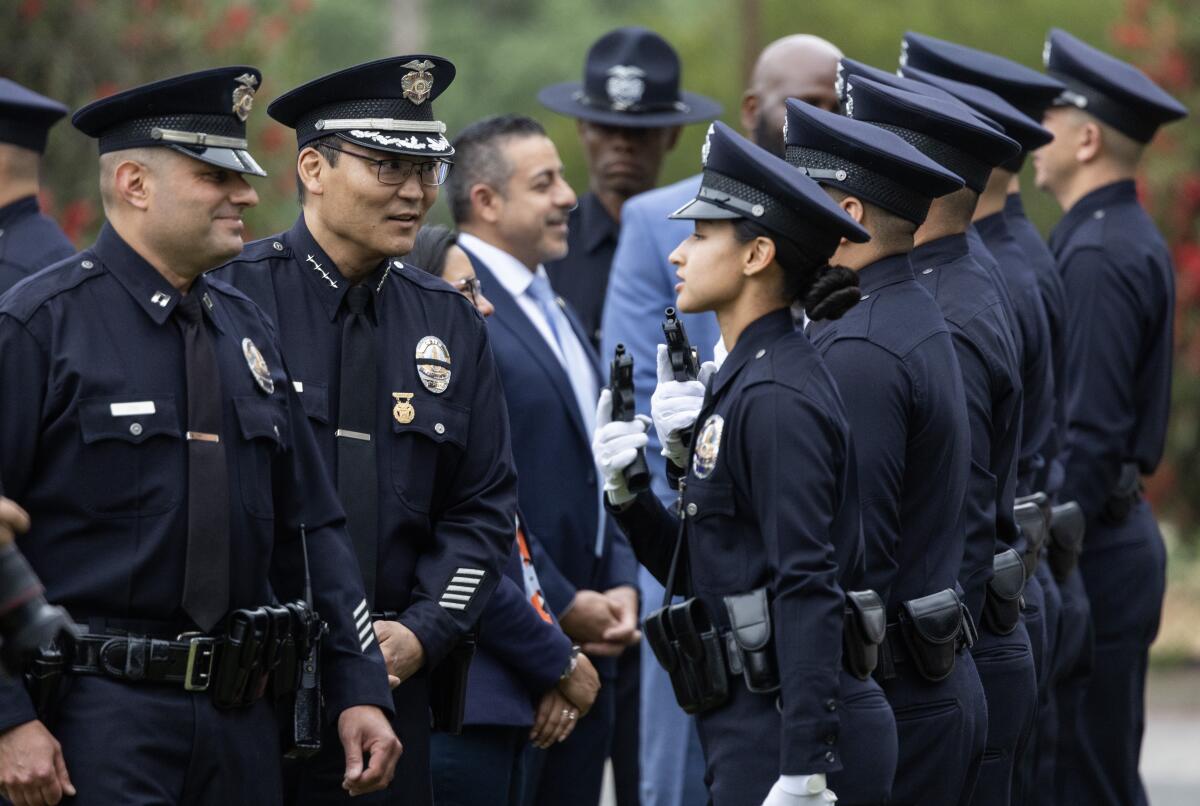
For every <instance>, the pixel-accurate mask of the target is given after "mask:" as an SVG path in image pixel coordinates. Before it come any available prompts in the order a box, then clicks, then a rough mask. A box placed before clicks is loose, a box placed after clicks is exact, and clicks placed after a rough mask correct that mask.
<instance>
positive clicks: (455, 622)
mask: <svg viewBox="0 0 1200 806" xmlns="http://www.w3.org/2000/svg"><path fill="white" fill-rule="evenodd" d="M453 78H454V65H453V64H451V63H450V62H449V61H447V60H445V59H442V58H439V57H436V56H426V55H416V56H398V57H394V58H388V59H382V60H380V61H375V62H370V63H367V64H362V65H358V66H356V67H351V68H348V69H345V70H342V71H340V72H337V73H333V74H331V75H328V76H324V77H322V78H318V79H316V80H314V81H311V82H309V83H307V84H305V85H303V86H301V87H298V88H297V89H294V90H291V91H290V92H287V93H285V94H284V95H282V96H280V97H279V98H278V99H276V100H275V102H274V103H272V104H271V106H270V107H269V108H268V110H267V111H268V114H270V115H271V117H273V118H275V120H277V121H279V122H280V123H283V124H284V125H286V126H289V127H291V128H293V129H295V130H296V137H297V142H298V145H299V149H300V150H299V154H298V156H297V159H296V174H297V188H298V191H299V195H300V205H301V212H300V217H299V219H298V220H297V221H296V223H295V225H293V227H292V228H291V229H290V230H288V231H287V232H284V233H281V234H279V235H276V236H273V237H269V238H265V239H263V240H261V241H257V242H255V243H252V244H250V245H249V246H248V247H247V248H246V250H245V251H244V252H243V253H242V254H241V256H239V257H238V258H237V259H235V260H233V261H232V262H230V263H229V264H227V265H226V266H224V267H222V268H221V269H219V270H218V273H219V275H220V276H221V277H222V278H223V279H225V280H227V281H228V282H231V283H233V284H234V285H236V286H237V287H239V288H240V289H241V290H242V291H244V292H245V293H246V294H248V295H249V296H250V297H252V298H253V299H254V300H255V301H256V302H258V303H259V304H260V305H261V306H262V307H263V308H264V310H266V311H267V313H268V314H269V315H270V316H271V317H272V318H273V319H274V321H275V323H276V325H277V327H278V329H279V338H280V341H281V342H282V344H283V353H284V359H285V360H286V362H287V365H288V367H289V368H290V370H291V377H292V378H294V379H295V387H296V391H297V392H298V393H299V395H298V396H299V399H300V401H301V404H302V405H303V407H304V412H305V413H306V414H307V416H308V421H309V423H310V424H311V425H312V427H313V430H314V432H315V433H316V436H317V441H318V443H319V445H320V447H321V449H322V454H323V457H324V461H325V464H326V467H327V468H328V469H329V470H330V472H331V474H332V475H333V476H334V478H335V479H336V481H337V485H338V493H339V497H340V498H341V501H342V505H343V506H344V507H345V509H346V515H347V522H348V526H349V530H350V535H351V538H352V539H353V541H354V545H355V551H356V554H357V558H358V563H359V566H360V567H361V570H362V573H363V578H364V583H365V585H366V589H367V599H368V602H369V604H370V607H369V610H370V613H369V615H368V614H367V613H363V614H361V615H360V617H359V623H358V627H359V629H360V630H361V633H360V634H361V635H362V636H368V635H370V632H371V630H372V625H371V622H372V621H373V622H374V632H375V634H376V636H377V637H378V639H379V644H380V649H382V651H383V655H384V659H385V660H386V661H387V666H388V674H389V678H390V682H391V683H392V685H393V687H394V691H393V694H394V697H395V706H396V718H395V721H394V723H393V727H394V728H395V731H396V735H397V736H399V737H400V740H401V742H402V743H403V745H404V753H403V755H402V756H401V759H400V763H399V765H398V766H397V768H396V777H395V779H394V780H393V782H392V785H391V787H390V788H389V789H388V790H387V792H386V793H380V794H379V795H378V801H375V800H369V799H368V800H367V802H381V803H392V802H396V799H397V798H399V797H402V798H403V802H404V803H405V804H406V805H407V804H430V803H432V792H431V785H430V772H429V734H430V702H431V696H430V690H431V687H436V686H439V685H441V684H444V683H446V682H448V681H450V680H451V679H452V678H454V675H452V674H450V672H449V671H448V670H447V669H446V668H445V666H449V665H450V663H451V662H454V663H458V662H459V659H460V658H461V655H462V653H461V652H455V653H454V655H453V657H452V658H451V660H450V661H448V662H447V664H445V665H444V667H443V668H442V669H434V667H436V666H437V665H438V664H439V662H441V661H443V660H444V659H446V658H447V656H448V655H449V654H450V653H451V650H453V649H455V647H456V646H457V645H459V642H460V639H462V638H463V637H464V636H466V635H467V634H468V633H469V632H470V631H471V630H472V629H473V628H474V626H475V623H476V621H477V620H478V618H479V615H480V613H481V611H482V610H483V607H484V605H485V604H486V603H487V600H488V598H489V597H490V596H491V593H492V591H493V590H494V589H495V587H496V585H497V583H498V581H499V579H500V577H501V573H502V567H503V565H504V563H505V561H506V560H507V555H508V552H509V549H510V548H511V545H512V535H513V516H514V513H515V511H516V477H515V474H514V471H513V466H512V460H511V453H510V448H509V427H508V415H507V412H506V411H505V406H504V395H503V390H502V389H501V386H500V378H499V375H498V373H497V369H496V364H495V362H494V361H493V359H492V351H491V347H490V346H489V343H488V336H487V330H486V328H485V327H484V323H483V318H482V317H481V316H480V315H479V314H478V313H477V312H476V311H475V309H474V307H473V306H472V305H471V303H470V302H469V301H468V300H467V299H465V298H464V297H463V296H462V295H461V294H459V293H456V292H455V291H454V290H453V289H452V288H450V287H449V286H447V285H446V284H445V283H443V282H442V281H440V280H438V279H436V278H434V277H431V276H430V275H428V274H426V273H425V272H423V271H420V270H418V269H414V268H412V267H409V266H406V265H405V264H404V263H403V262H401V261H400V260H399V259H397V256H399V255H405V254H407V253H408V252H409V251H410V250H411V249H412V247H413V242H414V241H415V239H416V236H417V232H418V231H419V229H420V228H421V224H422V222H423V221H424V219H425V214H426V213H427V212H428V210H429V208H430V207H431V206H432V205H433V203H434V201H435V200H436V199H437V195H438V186H439V185H440V184H441V183H442V182H443V181H445V179H446V176H447V173H448V170H449V166H450V158H451V157H452V156H453V154H454V150H453V148H452V147H451V145H450V142H449V141H448V140H447V139H446V138H445V136H444V132H445V125H444V124H443V123H442V122H441V121H438V120H436V119H435V118H434V115H433V109H432V102H433V100H434V99H435V98H436V97H437V96H438V95H439V94H441V92H443V91H444V90H445V89H446V87H447V86H449V84H450V82H451V81H452V80H453ZM431 669H434V671H433V672H431V671H430V670H431ZM460 671H461V669H460ZM460 679H465V674H463V675H462V676H461V678H460ZM460 693H461V692H460ZM331 744H332V746H333V747H334V748H336V742H333V743H331ZM335 761H337V760H336V759H335V758H334V754H332V753H326V752H324V751H323V752H322V753H321V754H319V755H318V756H316V757H315V758H314V759H312V760H310V761H308V762H305V763H304V764H303V765H302V766H301V767H300V768H299V769H297V770H295V771H293V775H292V776H290V778H289V780H288V785H289V786H290V787H294V791H290V792H289V800H290V801H291V802H294V803H303V804H314V803H322V804H323V803H334V802H342V800H343V799H344V798H345V797H346V794H345V793H344V792H342V790H341V779H340V773H338V770H337V767H338V764H337V763H335Z"/></svg>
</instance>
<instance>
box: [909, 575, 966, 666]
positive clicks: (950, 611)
mask: <svg viewBox="0 0 1200 806" xmlns="http://www.w3.org/2000/svg"><path fill="white" fill-rule="evenodd" d="M962 627H963V606H962V602H961V600H960V599H959V598H958V594H957V593H955V592H954V590H953V589H952V588H946V590H943V591H938V592H937V593H931V594H929V595H928V596H922V597H921V598H919V599H909V600H908V601H907V602H904V603H903V604H901V605H900V629H901V633H902V634H903V636H904V645H905V647H906V648H907V649H908V654H909V658H910V659H911V660H912V662H913V666H915V667H916V669H917V673H918V674H920V675H921V677H923V678H925V679H926V680H928V681H930V682H931V683H936V682H938V681H941V680H945V679H946V678H947V677H949V676H950V673H951V672H952V671H954V656H955V653H956V652H957V651H958V646H959V641H960V639H961V637H962V631H963V630H962Z"/></svg>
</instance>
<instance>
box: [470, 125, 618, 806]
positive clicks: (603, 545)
mask: <svg viewBox="0 0 1200 806" xmlns="http://www.w3.org/2000/svg"><path fill="white" fill-rule="evenodd" d="M454 147H455V149H456V166H455V171H454V173H453V174H452V176H451V178H450V183H449V187H448V190H449V197H450V205H451V210H452V212H453V215H454V220H455V223H456V224H457V225H458V228H459V230H460V233H461V234H460V236H459V246H461V247H462V248H463V250H464V251H466V252H467V255H468V256H469V257H470V259H471V262H472V263H473V265H474V267H475V272H476V275H477V276H478V278H479V280H480V282H481V283H482V284H483V286H484V287H485V288H486V289H487V295H488V298H489V299H490V300H491V301H492V303H493V305H494V306H495V309H496V312H495V313H494V314H493V315H492V318H491V320H490V323H489V330H490V332H491V337H492V349H493V351H494V353H495V356H496V361H497V365H498V366H499V368H500V376H501V381H502V384H503V387H504V394H505V398H506V401H507V404H508V411H509V422H510V425H511V428H512V435H513V456H514V459H515V461H516V465H517V473H518V475H519V477H520V479H521V485H520V490H519V493H518V497H519V500H520V505H521V509H522V510H523V511H524V512H525V514H526V516H527V518H528V520H529V527H530V530H531V531H533V532H534V533H535V534H537V535H539V536H540V537H541V539H542V541H543V543H544V544H545V547H546V550H547V552H548V553H549V554H550V556H551V558H552V559H553V560H554V563H555V564H556V565H557V566H558V568H559V569H560V570H561V571H562V573H563V576H564V578H565V581H567V582H569V583H570V586H574V588H575V590H570V589H569V588H570V586H566V585H563V586H558V587H557V589H555V590H547V591H546V593H547V597H548V600H549V603H550V606H551V608H552V609H554V611H555V613H556V614H557V615H558V616H559V619H560V621H561V623H562V626H563V629H564V630H565V631H566V632H567V634H568V635H570V636H571V637H572V638H574V639H575V640H576V641H578V642H580V643H581V644H583V649H584V651H585V652H587V653H588V654H589V655H591V656H593V657H598V659H599V662H598V663H597V667H598V671H599V672H600V676H601V681H602V688H601V692H600V695H599V697H598V698H597V700H596V704H595V705H594V706H593V711H592V714H591V715H589V716H588V718H587V720H585V721H584V722H582V723H580V725H579V727H578V728H577V729H576V731H575V732H574V734H573V735H572V736H571V738H570V739H569V740H568V741H566V742H564V743H562V744H561V745H559V746H557V747H555V748H554V749H553V750H551V751H550V752H549V753H540V752H537V751H532V752H535V760H534V761H533V763H532V764H531V769H530V776H529V785H528V788H527V790H526V792H527V798H526V801H527V803H538V804H558V803H578V804H587V803H592V804H594V803H596V802H597V801H598V800H599V794H600V784H601V779H602V777H603V766H604V759H605V758H606V757H607V755H608V749H609V744H610V740H611V733H612V724H613V718H614V699H613V686H612V685H611V683H612V679H613V677H614V675H615V672H616V663H615V658H616V657H617V656H619V655H620V654H621V652H622V651H623V650H624V649H625V647H626V646H628V645H629V644H631V643H633V642H634V641H636V640H637V638H638V633H637V612H638V611H637V607H638V602H637V588H636V579H637V565H636V561H635V560H634V557H633V553H632V551H631V549H630V548H629V544H628V542H627V541H626V540H625V538H624V537H623V536H622V535H620V533H619V532H618V531H617V530H616V529H615V527H614V526H613V525H612V524H610V523H608V522H607V521H606V519H605V517H604V511H603V507H602V503H601V494H602V484H601V481H600V478H599V475H598V473H597V472H596V468H595V466H594V464H593V462H592V457H591V448H590V445H591V433H592V427H593V415H594V409H595V401H596V397H597V395H598V393H599V390H600V387H601V379H600V367H599V363H598V360H597V357H596V354H595V352H594V351H593V350H592V348H591V345H590V344H589V342H588V337H587V335H586V334H585V333H584V331H583V328H582V327H581V326H580V324H579V322H578V320H577V319H576V318H575V316H574V314H573V313H571V312H570V310H569V309H567V307H566V306H565V305H564V304H563V302H562V300H561V299H559V298H557V297H556V296H555V295H554V292H553V291H552V290H551V288H550V281H549V278H548V277H547V275H546V270H545V267H544V266H543V263H544V262H545V261H548V260H553V259H556V258H561V257H562V256H563V255H565V254H566V252H567V218H568V214H569V213H570V210H571V208H573V207H574V206H575V203H576V197H575V194H574V192H573V191H572V190H571V188H570V187H569V186H568V185H567V183H566V181H565V180H564V178H563V168H562V162H561V160H560V159H559V157H558V151H557V150H556V149H555V147H554V144H553V143H552V142H551V141H550V139H549V138H548V137H547V136H546V133H545V131H544V130H543V129H542V127H541V126H540V125H539V124H538V123H537V122H536V121H533V120H531V119H529V118H525V117H518V116H503V117H495V118H488V119H486V120H482V121H479V122H477V123H475V124H473V125H471V126H469V127H468V128H467V129H465V130H464V131H463V132H462V133H461V134H460V135H459V136H458V138H457V139H456V140H455V142H454ZM539 767H540V768H542V769H541V770H540V775H539Z"/></svg>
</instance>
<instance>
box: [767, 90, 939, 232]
mask: <svg viewBox="0 0 1200 806" xmlns="http://www.w3.org/2000/svg"><path fill="white" fill-rule="evenodd" d="M783 140H784V145H785V153H786V155H787V161H788V162H789V163H791V164H792V165H794V166H796V167H797V168H799V169H800V170H801V171H802V172H804V173H805V174H806V175H807V176H809V177H810V178H812V179H814V180H816V181H817V182H818V183H820V184H822V185H828V186H830V187H835V188H838V189H840V190H843V191H845V192H846V193H849V194H851V195H853V196H857V197H859V198H861V199H863V200H864V201H868V202H871V203H872V204H875V205H877V206H879V207H882V208H883V209H884V210H887V211H889V212H891V213H894V214H895V215H898V216H900V217H901V218H904V219H907V220H909V221H912V222H913V223H915V224H918V225H919V224H921V222H923V221H924V220H925V216H926V215H927V214H928V212H929V204H930V202H931V201H932V200H933V199H935V198H937V197H938V196H945V195H946V194H947V193H953V192H954V191H956V190H958V189H959V188H961V187H962V186H963V182H962V179H960V178H959V177H958V176H956V175H955V174H953V173H951V172H950V171H948V170H946V169H945V168H943V167H942V166H941V165H938V164H937V163H936V162H934V161H933V160H931V159H930V158H929V157H926V156H925V155H924V154H922V153H921V152H920V151H918V150H917V149H916V148H914V147H913V146H911V145H909V144H908V143H906V142H904V140H902V139H900V137H898V136H897V135H895V134H892V133H891V132H889V131H884V130H883V129H881V128H880V127H878V126H874V125H872V124H870V123H865V122H863V121H861V120H854V119H853V118H847V117H843V116H841V115H835V114H833V113H832V112H826V111H825V110H824V109H818V108H817V107H815V106H813V105H811V104H807V103H804V102H803V101H798V100H796V99H795V98H788V99H787V116H786V118H785V119H784V126H783Z"/></svg>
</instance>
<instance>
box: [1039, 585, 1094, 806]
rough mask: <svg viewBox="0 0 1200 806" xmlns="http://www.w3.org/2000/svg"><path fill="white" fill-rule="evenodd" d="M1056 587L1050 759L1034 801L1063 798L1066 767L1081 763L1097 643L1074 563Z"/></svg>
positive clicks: (1050, 802)
mask: <svg viewBox="0 0 1200 806" xmlns="http://www.w3.org/2000/svg"><path fill="white" fill-rule="evenodd" d="M1058 590H1059V595H1060V598H1061V599H1062V614H1061V617H1060V619H1059V621H1060V624H1059V630H1058V646H1057V652H1056V653H1055V658H1054V661H1055V663H1054V672H1053V680H1052V685H1053V692H1052V698H1051V701H1052V703H1053V707H1054V726H1053V733H1052V736H1051V740H1052V741H1053V743H1054V746H1053V749H1052V751H1051V753H1052V758H1051V760H1052V765H1051V766H1049V768H1048V769H1047V768H1045V767H1043V768H1040V769H1039V771H1038V791H1039V796H1038V800H1037V803H1039V804H1045V806H1054V804H1058V803H1062V802H1064V801H1063V800H1062V798H1063V797H1065V795H1066V781H1067V779H1068V778H1069V776H1068V775H1067V771H1068V770H1071V769H1074V768H1076V767H1077V766H1078V765H1079V763H1080V762H1079V761H1078V756H1079V753H1080V749H1079V738H1078V737H1079V734H1080V731H1081V728H1080V726H1079V719H1080V712H1081V711H1082V709H1083V697H1084V695H1085V694H1086V693H1087V682H1088V680H1089V678H1091V676H1092V663H1093V661H1094V654H1095V643H1096V641H1095V630H1094V629H1093V628H1092V614H1091V608H1090V606H1089V605H1088V598H1087V589H1086V588H1085V587H1084V585H1083V574H1082V573H1080V571H1079V569H1078V568H1076V569H1075V570H1074V571H1072V572H1071V575H1070V576H1069V577H1067V578H1066V579H1065V580H1063V581H1062V582H1061V583H1059V586H1058Z"/></svg>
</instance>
